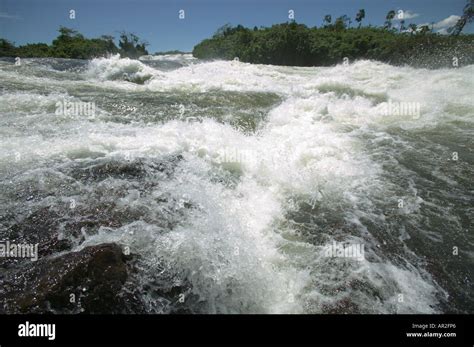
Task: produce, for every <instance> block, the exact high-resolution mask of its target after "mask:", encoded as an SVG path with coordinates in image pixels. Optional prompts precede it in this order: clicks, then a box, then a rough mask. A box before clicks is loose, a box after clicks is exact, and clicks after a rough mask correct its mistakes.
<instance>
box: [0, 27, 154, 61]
mask: <svg viewBox="0 0 474 347" xmlns="http://www.w3.org/2000/svg"><path fill="white" fill-rule="evenodd" d="M114 39H115V38H114V37H113V36H110V35H103V36H101V37H99V38H93V39H88V38H86V37H84V36H83V35H82V34H80V33H79V32H77V31H76V30H73V29H70V28H66V27H60V28H59V35H58V37H56V39H54V40H53V42H52V43H51V45H47V44H46V43H30V44H27V45H23V46H19V47H16V46H15V45H14V44H13V43H11V42H10V41H8V40H6V39H3V38H0V56H3V57H21V58H30V57H35V58H42V57H55V58H72V59H91V58H94V57H99V56H106V55H108V54H117V53H118V54H120V55H121V56H122V57H129V58H138V57H140V56H142V55H146V54H148V51H147V49H146V47H147V46H148V43H147V42H144V41H142V40H141V39H140V38H139V37H138V36H136V35H135V34H133V33H127V32H124V31H123V32H121V33H120V36H119V41H118V47H117V45H116V44H115V42H114Z"/></svg>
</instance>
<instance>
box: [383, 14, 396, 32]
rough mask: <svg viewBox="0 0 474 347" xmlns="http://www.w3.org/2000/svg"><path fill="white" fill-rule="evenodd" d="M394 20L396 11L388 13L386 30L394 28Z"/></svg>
mask: <svg viewBox="0 0 474 347" xmlns="http://www.w3.org/2000/svg"><path fill="white" fill-rule="evenodd" d="M393 18H395V11H394V10H390V11H388V13H387V16H386V17H385V19H386V21H385V29H390V28H392V20H393Z"/></svg>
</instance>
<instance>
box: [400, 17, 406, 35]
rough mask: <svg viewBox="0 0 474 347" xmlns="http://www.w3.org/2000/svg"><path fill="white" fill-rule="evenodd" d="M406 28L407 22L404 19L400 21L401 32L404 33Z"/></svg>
mask: <svg viewBox="0 0 474 347" xmlns="http://www.w3.org/2000/svg"><path fill="white" fill-rule="evenodd" d="M405 29H406V28H405V20H404V19H402V20H400V32H402V31H404V30H405Z"/></svg>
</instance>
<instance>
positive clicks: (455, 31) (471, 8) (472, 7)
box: [448, 0, 474, 36]
mask: <svg viewBox="0 0 474 347" xmlns="http://www.w3.org/2000/svg"><path fill="white" fill-rule="evenodd" d="M473 21H474V0H468V1H467V4H466V6H464V10H463V14H462V16H461V18H459V20H458V21H457V23H456V24H455V25H454V26H453V27H451V28H449V29H448V32H450V33H451V34H452V35H454V36H458V35H459V34H460V33H461V31H462V30H463V29H464V26H465V25H466V24H467V23H472V22H473Z"/></svg>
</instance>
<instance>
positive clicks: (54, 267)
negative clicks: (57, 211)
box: [0, 244, 127, 313]
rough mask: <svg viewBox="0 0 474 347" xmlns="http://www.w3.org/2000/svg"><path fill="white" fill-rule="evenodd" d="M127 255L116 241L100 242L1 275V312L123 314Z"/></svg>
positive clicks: (28, 262)
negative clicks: (122, 293) (99, 243)
mask: <svg viewBox="0 0 474 347" xmlns="http://www.w3.org/2000/svg"><path fill="white" fill-rule="evenodd" d="M126 279H127V266H126V257H125V255H124V254H123V253H122V250H121V248H120V247H119V246H118V245H116V244H101V245H97V246H91V247H87V248H84V249H83V250H81V251H79V252H71V253H67V254H63V255H60V256H57V257H50V258H43V259H40V260H38V261H37V262H30V261H27V262H24V263H23V264H22V265H21V266H19V267H16V268H15V269H11V270H8V271H7V272H6V273H5V274H2V275H0V282H1V283H2V284H3V285H2V287H1V288H0V313H121V312H122V311H123V307H124V305H123V304H124V301H125V298H124V297H123V296H122V295H121V289H122V287H123V285H124V283H125V281H126Z"/></svg>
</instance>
